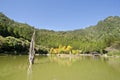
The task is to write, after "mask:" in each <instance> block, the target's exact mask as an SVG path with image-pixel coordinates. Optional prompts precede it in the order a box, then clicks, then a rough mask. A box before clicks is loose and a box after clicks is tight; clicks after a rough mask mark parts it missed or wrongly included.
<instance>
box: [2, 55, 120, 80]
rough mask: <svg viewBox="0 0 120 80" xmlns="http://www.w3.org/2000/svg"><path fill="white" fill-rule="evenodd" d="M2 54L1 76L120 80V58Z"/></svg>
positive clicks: (16, 79)
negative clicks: (32, 61)
mask: <svg viewBox="0 0 120 80" xmlns="http://www.w3.org/2000/svg"><path fill="white" fill-rule="evenodd" d="M28 66H29V65H28V56H0V80H120V58H99V57H97V58H93V57H77V58H72V59H69V58H57V57H45V56H38V57H36V58H35V64H34V65H33V66H32V67H31V69H29V71H28Z"/></svg>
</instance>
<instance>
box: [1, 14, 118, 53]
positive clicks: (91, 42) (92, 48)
mask: <svg viewBox="0 0 120 80" xmlns="http://www.w3.org/2000/svg"><path fill="white" fill-rule="evenodd" d="M56 27H57V26H56ZM34 29H35V31H36V34H35V43H36V45H35V51H36V53H38V54H47V53H49V52H50V53H57V52H51V51H52V50H54V49H56V50H59V49H60V47H61V48H64V50H63V51H61V53H66V52H65V49H66V50H71V51H72V53H75V51H77V52H76V53H81V54H85V53H88V54H89V53H91V52H98V53H100V54H104V53H108V54H109V55H114V54H117V55H120V17H119V16H109V17H107V18H106V19H104V20H101V21H98V23H97V24H96V25H94V26H89V27H86V28H85V29H77V30H72V31H53V30H46V29H37V28H34V26H30V25H29V24H27V23H20V22H16V21H14V20H12V19H10V18H8V17H7V16H6V15H4V14H3V13H0V54H28V51H29V44H30V40H31V36H32V34H33V31H34ZM69 48H70V49H69ZM58 52H59V51H58Z"/></svg>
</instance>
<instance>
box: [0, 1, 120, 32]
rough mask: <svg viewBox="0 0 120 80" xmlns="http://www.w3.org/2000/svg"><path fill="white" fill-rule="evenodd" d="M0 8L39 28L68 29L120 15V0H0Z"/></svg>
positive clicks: (9, 14) (0, 10)
mask: <svg viewBox="0 0 120 80" xmlns="http://www.w3.org/2000/svg"><path fill="white" fill-rule="evenodd" d="M0 12H2V13H4V14H5V15H7V16H8V17H9V18H11V19H13V20H15V21H18V22H22V23H27V24H29V25H31V26H34V27H36V28H39V29H49V30H55V31H66V30H74V29H81V28H85V27H88V26H91V25H96V24H97V22H98V21H100V20H103V19H105V18H106V17H108V16H120V0H0Z"/></svg>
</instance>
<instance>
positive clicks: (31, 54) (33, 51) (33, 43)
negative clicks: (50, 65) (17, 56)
mask: <svg viewBox="0 0 120 80" xmlns="http://www.w3.org/2000/svg"><path fill="white" fill-rule="evenodd" d="M34 48H35V31H34V33H33V35H32V38H31V43H30V49H29V63H30V65H32V64H34V56H35V50H34Z"/></svg>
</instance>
